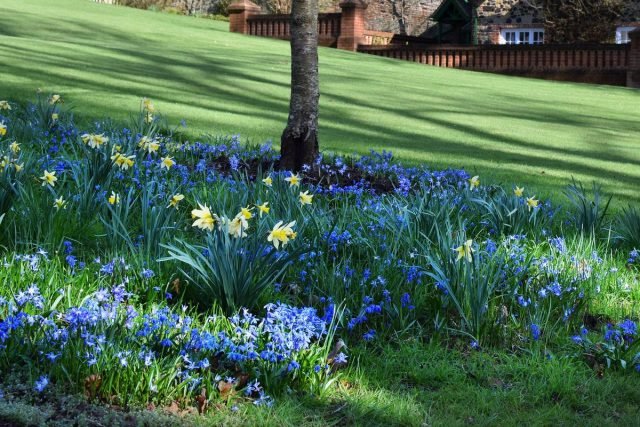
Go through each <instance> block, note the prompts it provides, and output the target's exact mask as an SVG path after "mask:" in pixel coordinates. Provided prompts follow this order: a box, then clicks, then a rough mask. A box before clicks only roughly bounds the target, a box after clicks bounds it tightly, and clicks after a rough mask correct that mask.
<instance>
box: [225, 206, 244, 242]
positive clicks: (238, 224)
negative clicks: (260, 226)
mask: <svg viewBox="0 0 640 427" xmlns="http://www.w3.org/2000/svg"><path fill="white" fill-rule="evenodd" d="M248 228H249V223H248V222H247V220H246V219H245V217H244V215H243V214H242V212H240V213H239V214H238V215H236V216H235V218H233V219H232V220H231V221H228V222H227V231H228V232H229V234H230V235H231V236H233V237H235V238H239V237H247V233H245V230H247V229H248Z"/></svg>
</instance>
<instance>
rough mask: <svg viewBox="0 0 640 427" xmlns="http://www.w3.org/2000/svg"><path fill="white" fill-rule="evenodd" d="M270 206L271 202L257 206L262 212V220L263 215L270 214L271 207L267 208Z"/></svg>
mask: <svg viewBox="0 0 640 427" xmlns="http://www.w3.org/2000/svg"><path fill="white" fill-rule="evenodd" d="M268 204H269V202H264V203H263V204H261V205H256V207H257V208H258V211H259V212H260V218H262V214H263V213H264V214H268V213H269V209H271V208H269V206H267V205H268Z"/></svg>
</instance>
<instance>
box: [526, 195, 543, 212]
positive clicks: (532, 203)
mask: <svg viewBox="0 0 640 427" xmlns="http://www.w3.org/2000/svg"><path fill="white" fill-rule="evenodd" d="M535 197H536V196H532V197H529V198H527V208H529V210H531V209H535V208H537V207H538V203H539V202H540V201H539V200H536V199H535Z"/></svg>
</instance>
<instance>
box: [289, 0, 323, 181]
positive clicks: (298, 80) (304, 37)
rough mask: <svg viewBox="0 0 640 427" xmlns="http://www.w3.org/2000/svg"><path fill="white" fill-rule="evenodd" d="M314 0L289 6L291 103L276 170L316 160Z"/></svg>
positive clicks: (297, 167)
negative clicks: (278, 167)
mask: <svg viewBox="0 0 640 427" xmlns="http://www.w3.org/2000/svg"><path fill="white" fill-rule="evenodd" d="M319 98H320V89H319V85H318V0H293V2H292V4H291V101H290V104H289V119H288V120H287V127H286V128H285V129H284V131H283V132H282V138H281V145H280V169H284V170H291V171H296V172H297V171H299V170H300V169H302V166H303V165H309V166H312V165H313V162H314V161H315V160H316V158H317V157H318V100H319Z"/></svg>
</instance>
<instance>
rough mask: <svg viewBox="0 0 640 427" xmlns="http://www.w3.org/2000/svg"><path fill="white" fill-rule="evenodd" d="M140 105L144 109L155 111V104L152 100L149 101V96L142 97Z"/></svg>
mask: <svg viewBox="0 0 640 427" xmlns="http://www.w3.org/2000/svg"><path fill="white" fill-rule="evenodd" d="M142 106H143V108H144V109H145V110H147V111H148V112H150V113H154V112H155V111H156V107H155V105H153V102H151V100H150V99H149V98H143V99H142Z"/></svg>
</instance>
